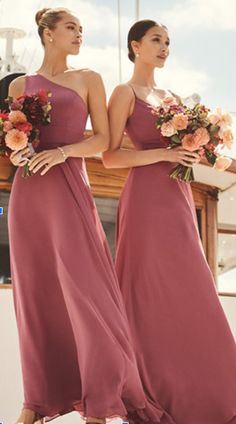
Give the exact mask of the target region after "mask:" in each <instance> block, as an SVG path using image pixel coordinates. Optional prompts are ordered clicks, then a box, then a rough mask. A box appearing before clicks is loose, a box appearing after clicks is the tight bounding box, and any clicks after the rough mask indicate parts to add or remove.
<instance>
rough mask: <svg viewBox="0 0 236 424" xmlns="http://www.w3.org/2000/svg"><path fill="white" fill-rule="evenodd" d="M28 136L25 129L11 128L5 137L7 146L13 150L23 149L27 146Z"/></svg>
mask: <svg viewBox="0 0 236 424" xmlns="http://www.w3.org/2000/svg"><path fill="white" fill-rule="evenodd" d="M27 142H28V137H27V135H26V134H25V133H24V132H23V131H19V130H15V129H13V130H10V131H8V133H7V135H6V137H5V143H6V146H7V147H9V148H10V149H11V150H21V149H24V148H25V147H26V146H27Z"/></svg>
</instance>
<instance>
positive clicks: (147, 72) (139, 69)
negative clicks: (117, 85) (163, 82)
mask: <svg viewBox="0 0 236 424" xmlns="http://www.w3.org/2000/svg"><path fill="white" fill-rule="evenodd" d="M154 70H155V68H154V67H153V66H146V65H144V64H139V63H135V66H134V73H133V76H132V78H131V80H130V82H131V83H132V84H136V85H140V86H142V87H147V88H153V87H155V86H156V83H155V80H154Z"/></svg>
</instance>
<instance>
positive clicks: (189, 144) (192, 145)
mask: <svg viewBox="0 0 236 424" xmlns="http://www.w3.org/2000/svg"><path fill="white" fill-rule="evenodd" d="M182 147H183V148H184V149H186V150H188V151H189V152H194V151H195V150H197V149H198V148H199V144H198V143H196V141H195V139H194V135H193V134H186V135H185V136H184V137H183V139H182Z"/></svg>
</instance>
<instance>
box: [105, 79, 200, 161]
mask: <svg viewBox="0 0 236 424" xmlns="http://www.w3.org/2000/svg"><path fill="white" fill-rule="evenodd" d="M134 101H135V97H134V93H133V91H132V89H131V88H130V87H129V86H128V85H126V84H124V85H120V86H118V87H116V88H115V90H114V92H113V94H112V96H111V99H110V101H109V108H108V116H109V123H110V147H109V150H108V151H106V152H104V153H103V163H104V166H105V167H106V168H130V167H135V166H144V165H150V164H153V163H156V162H160V161H169V162H178V163H182V164H183V165H186V166H189V162H191V163H193V162H196V158H197V159H198V157H199V156H198V155H197V154H196V153H190V152H187V151H186V150H184V149H183V148H182V147H177V148H175V149H165V148H163V149H162V148H157V149H150V150H128V149H123V148H121V142H122V138H123V134H124V129H125V126H126V122H127V120H128V118H129V116H130V115H131V113H132V110H133V107H134ZM186 160H188V162H185V161H186Z"/></svg>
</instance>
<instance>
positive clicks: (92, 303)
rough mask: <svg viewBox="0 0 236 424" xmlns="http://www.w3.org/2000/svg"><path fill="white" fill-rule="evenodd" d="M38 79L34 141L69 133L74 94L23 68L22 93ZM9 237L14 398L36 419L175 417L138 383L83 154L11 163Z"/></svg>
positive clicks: (81, 108)
mask: <svg viewBox="0 0 236 424" xmlns="http://www.w3.org/2000/svg"><path fill="white" fill-rule="evenodd" d="M40 88H44V89H47V90H50V91H51V92H52V97H51V102H52V112H51V121H52V122H51V124H50V125H49V126H47V127H42V128H41V136H40V140H41V142H40V144H39V146H38V148H37V150H38V151H40V150H45V149H50V148H56V147H57V146H60V145H61V146H62V145H65V144H72V143H77V142H79V141H80V140H81V139H82V138H83V134H84V129H85V124H86V120H87V115H88V112H87V108H86V105H85V103H84V101H83V100H82V98H81V97H80V96H79V95H78V94H77V93H76V92H75V91H73V90H71V89H69V88H66V87H64V86H61V85H59V84H56V83H53V82H52V81H49V80H48V79H46V78H45V77H43V76H41V75H39V74H33V75H28V76H27V77H26V89H25V92H26V93H27V94H31V93H34V92H36V91H37V90H38V89H40ZM9 238H10V255H11V272H12V280H13V294H14V305H15V311H16V318H17V325H18V331H19V343H20V353H21V362H22V372H23V386H24V407H25V408H30V409H32V410H34V411H36V412H37V413H38V414H39V415H40V416H41V417H45V419H46V421H50V420H51V419H53V418H56V417H57V416H59V415H63V414H65V413H67V412H70V411H78V412H80V413H81V414H82V416H83V417H86V416H94V417H116V416H121V417H124V418H126V417H128V418H130V422H131V423H134V422H135V424H136V423H138V422H140V423H141V422H149V423H152V422H154V423H160V420H161V419H162V418H163V419H164V420H165V422H166V423H167V424H175V423H174V421H173V420H172V418H171V417H170V416H169V415H168V414H167V413H165V412H164V410H163V409H162V407H161V406H160V405H159V404H158V405H157V403H156V402H155V404H153V402H152V400H151V399H148V397H146V396H145V395H144V392H143V390H142V384H141V380H140V377H139V374H138V371H137V364H136V359H135V356H134V352H133V349H132V347H131V343H130V339H131V335H130V330H129V328H128V322H127V316H126V312H125V308H124V304H123V301H122V296H121V293H120V290H119V284H118V281H117V278H116V275H115V271H114V266H113V264H112V259H111V256H110V253H109V249H108V245H107V242H106V238H105V235H104V232H103V230H102V227H101V223H100V221H99V219H98V215H97V211H96V208H95V204H94V201H93V198H92V196H91V192H90V188H89V183H88V179H87V174H86V168H85V163H84V160H83V159H81V158H68V159H67V160H66V162H64V163H62V164H59V165H56V166H54V167H53V168H51V169H50V170H49V172H48V173H47V174H46V175H44V176H41V175H40V173H39V172H38V173H36V174H35V175H33V176H31V177H29V178H23V177H22V168H19V169H18V170H17V172H16V175H15V179H14V183H13V186H12V191H11V196H10V202H9ZM78 419H79V417H78ZM134 420H135V421H134Z"/></svg>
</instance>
